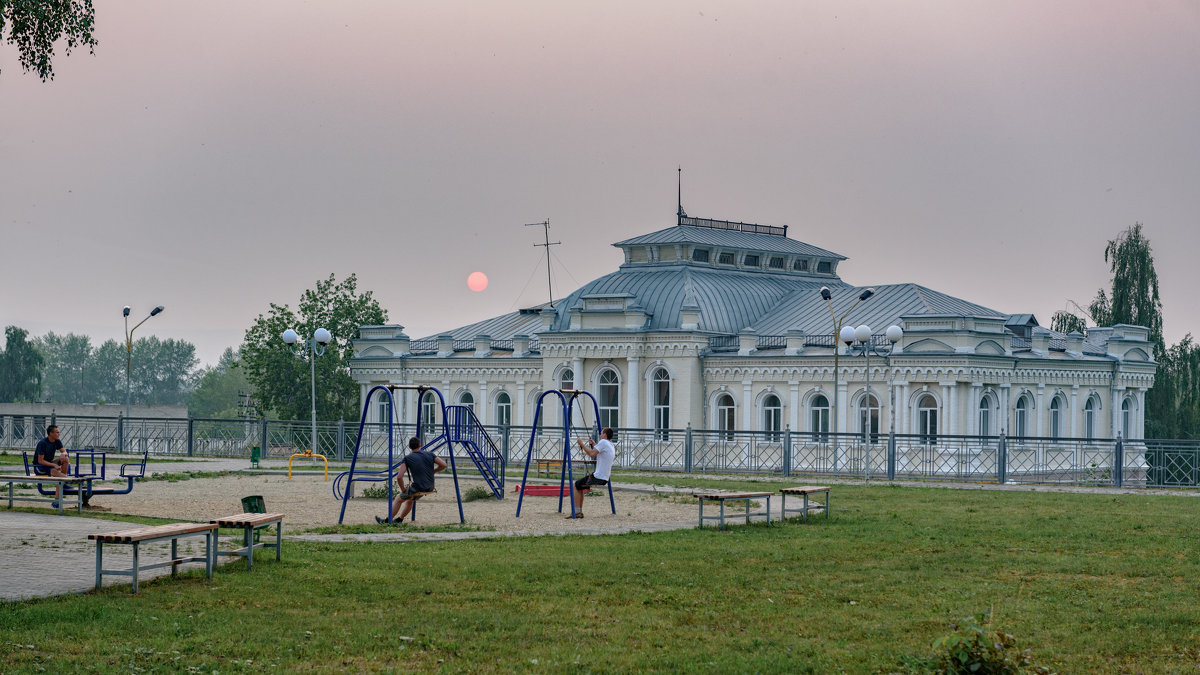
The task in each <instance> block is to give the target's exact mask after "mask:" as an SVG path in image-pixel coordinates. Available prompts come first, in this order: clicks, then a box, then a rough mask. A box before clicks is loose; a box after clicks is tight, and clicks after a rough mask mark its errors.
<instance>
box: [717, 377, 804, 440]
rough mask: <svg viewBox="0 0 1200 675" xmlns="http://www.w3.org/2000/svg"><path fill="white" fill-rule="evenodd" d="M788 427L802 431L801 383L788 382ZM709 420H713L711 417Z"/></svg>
mask: <svg viewBox="0 0 1200 675" xmlns="http://www.w3.org/2000/svg"><path fill="white" fill-rule="evenodd" d="M788 407H789V408H791V410H789V413H790V414H789V415H788V426H789V427H790V428H791V430H792V431H800V383H799V382H795V381H789V382H788ZM709 419H712V417H711V416H710V417H709Z"/></svg>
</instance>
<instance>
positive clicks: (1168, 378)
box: [1146, 333, 1200, 439]
mask: <svg viewBox="0 0 1200 675" xmlns="http://www.w3.org/2000/svg"><path fill="white" fill-rule="evenodd" d="M1146 407H1147V411H1146V436H1147V437H1149V438H1189V439H1194V438H1198V437H1200V345H1197V344H1196V343H1195V342H1193V341H1192V336H1191V334H1190V333H1189V334H1188V335H1185V336H1184V338H1183V339H1182V340H1180V341H1179V342H1178V343H1177V344H1174V345H1172V346H1171V347H1170V348H1168V349H1167V350H1166V352H1164V353H1163V356H1162V358H1160V359H1159V361H1158V372H1157V373H1156V374H1155V377H1154V388H1153V389H1151V390H1150V392H1148V393H1147V395H1146Z"/></svg>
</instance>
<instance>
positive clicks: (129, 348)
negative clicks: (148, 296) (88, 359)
mask: <svg viewBox="0 0 1200 675" xmlns="http://www.w3.org/2000/svg"><path fill="white" fill-rule="evenodd" d="M164 309H166V308H165V307H163V306H162V305H159V306H158V307H155V308H154V309H152V310H150V316H147V317H146V318H144V319H142V320H141V321H139V322H137V324H136V325H135V326H134V327H133V328H130V327H129V305H125V309H123V310H121V313H122V314H123V315H124V316H125V418H126V419H129V373H130V366H131V365H132V364H133V331H135V330H137V329H138V326H140V325H142V324H144V323H146V322H147V321H149V320H150V317H151V316H158V315H159V314H161V313H162V311H163V310H164Z"/></svg>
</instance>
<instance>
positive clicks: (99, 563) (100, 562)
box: [96, 539, 104, 590]
mask: <svg viewBox="0 0 1200 675" xmlns="http://www.w3.org/2000/svg"><path fill="white" fill-rule="evenodd" d="M103 569H104V542H102V541H100V540H99V539H97V540H96V590H100V579H101V577H103V576H104V573H103V572H101V570H103Z"/></svg>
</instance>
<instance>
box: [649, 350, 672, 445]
mask: <svg viewBox="0 0 1200 675" xmlns="http://www.w3.org/2000/svg"><path fill="white" fill-rule="evenodd" d="M650 405H651V406H652V408H653V410H652V418H653V420H654V437H655V438H657V439H658V440H660V441H665V440H667V438H668V436H669V434H668V433H667V429H670V428H671V375H670V374H669V373H667V369H666V368H657V369H655V371H654V373H653V374H652V375H651V376H650Z"/></svg>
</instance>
